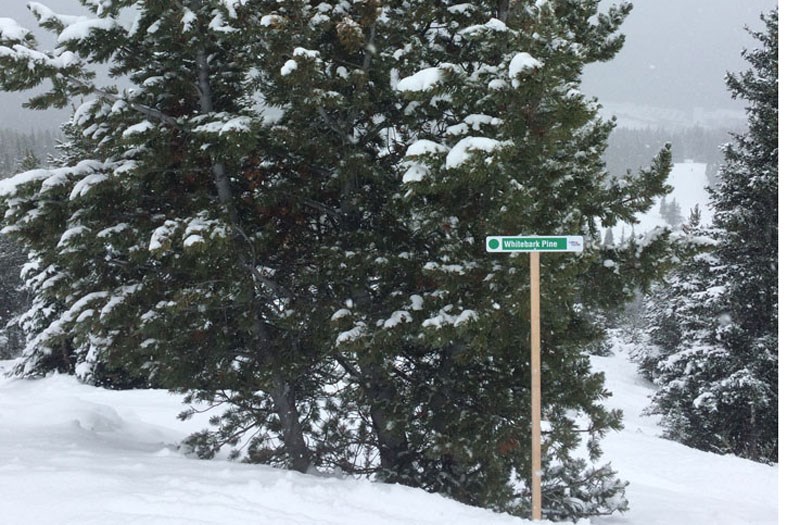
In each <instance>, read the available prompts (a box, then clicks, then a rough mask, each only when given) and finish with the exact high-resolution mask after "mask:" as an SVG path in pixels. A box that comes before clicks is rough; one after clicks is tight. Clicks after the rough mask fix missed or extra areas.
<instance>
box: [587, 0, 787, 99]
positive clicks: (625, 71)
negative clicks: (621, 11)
mask: <svg viewBox="0 0 787 525" xmlns="http://www.w3.org/2000/svg"><path fill="white" fill-rule="evenodd" d="M612 3H617V2H613V1H612V0H603V1H602V6H608V5H610V4H612ZM632 3H633V5H634V10H633V12H632V13H631V14H630V15H629V17H628V18H627V19H626V21H625V22H624V24H623V28H622V32H623V33H624V34H625V35H626V44H625V46H624V47H623V49H622V50H621V51H620V53H618V55H617V56H616V57H615V59H614V60H612V61H611V62H607V63H603V64H594V65H592V66H590V67H588V68H587V70H586V72H585V76H584V90H585V91H586V92H587V93H590V94H593V95H596V96H597V97H599V99H600V100H601V102H602V103H604V102H611V103H617V104H620V103H634V104H641V105H647V106H656V107H664V108H675V109H681V110H685V111H691V110H692V109H694V108H704V109H707V110H715V109H733V108H740V107H742V106H741V104H740V103H738V102H735V101H733V100H732V99H731V98H730V96H729V93H728V92H727V89H726V86H725V84H724V75H725V73H726V72H727V71H730V72H735V73H737V72H739V71H742V70H744V69H747V68H748V64H747V62H745V60H743V58H742V57H741V55H740V52H741V50H742V49H743V48H753V47H754V46H755V45H756V41H755V40H754V39H753V38H752V37H751V36H750V35H749V34H748V33H747V32H746V31H745V30H744V26H748V27H750V28H752V29H753V30H761V29H763V27H764V24H763V23H762V21H761V20H760V14H761V13H763V12H765V11H768V10H770V9H772V8H773V7H776V3H777V2H776V0H632Z"/></svg>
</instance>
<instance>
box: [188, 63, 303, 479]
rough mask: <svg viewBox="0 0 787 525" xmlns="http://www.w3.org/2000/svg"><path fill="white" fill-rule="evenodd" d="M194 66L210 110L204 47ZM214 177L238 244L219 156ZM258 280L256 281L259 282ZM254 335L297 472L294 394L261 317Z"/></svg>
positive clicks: (299, 442) (299, 439) (299, 453)
mask: <svg viewBox="0 0 787 525" xmlns="http://www.w3.org/2000/svg"><path fill="white" fill-rule="evenodd" d="M197 67H198V82H199V84H198V85H199V92H200V112H201V113H203V114H208V113H212V112H213V111H214V107H213V93H212V91H211V86H210V67H209V65H208V59H207V56H206V55H205V50H204V49H198V50H197ZM212 172H213V180H214V184H215V185H216V192H217V193H218V197H219V202H220V203H221V205H222V206H223V207H224V209H225V210H226V211H227V213H228V215H229V219H230V223H231V224H232V226H233V228H234V229H235V234H236V237H238V238H237V239H236V242H237V244H238V245H239V246H240V245H242V243H243V242H244V239H243V238H242V237H243V234H242V231H243V229H242V227H241V224H240V218H239V215H238V212H237V209H236V208H235V203H234V200H233V197H232V186H231V185H230V180H229V177H228V176H227V171H226V168H225V166H224V163H223V162H221V161H220V160H217V159H214V160H213V165H212ZM238 254H239V257H240V259H241V263H242V264H243V265H244V266H247V267H249V268H250V269H251V271H252V280H253V281H255V282H257V279H256V277H255V275H254V264H251V263H249V261H247V260H246V257H245V255H244V254H243V250H242V248H239V250H238ZM258 284H259V283H258ZM262 301H263V299H262V298H261V297H260V296H259V294H256V293H255V300H254V302H253V304H254V306H253V307H254V309H255V310H256V312H257V314H259V312H261V311H262V310H263V308H262V307H261V305H260V304H259V303H260V302H262ZM255 335H256V339H257V345H258V349H259V353H260V355H261V362H262V364H263V365H264V366H265V367H266V368H267V369H268V370H269V371H270V374H271V388H270V390H271V391H270V395H271V398H272V399H273V406H274V409H275V411H276V414H277V415H278V417H279V421H280V422H281V427H282V441H283V442H284V448H285V450H286V451H287V455H288V457H289V467H290V468H291V469H292V470H297V471H298V472H304V473H305V472H306V471H308V470H309V468H310V467H311V464H312V463H311V452H310V451H309V448H308V447H307V446H306V439H305V437H304V433H303V426H302V425H301V422H300V417H299V414H298V406H297V403H296V398H295V391H294V389H293V388H292V385H291V384H290V383H289V382H288V381H287V380H286V379H285V378H284V375H283V374H282V370H281V366H280V364H279V363H278V360H277V359H276V358H275V356H274V355H273V354H272V348H271V344H272V343H271V338H270V336H269V334H268V331H267V328H266V326H265V322H264V321H262V320H259V321H257V327H256V334H255Z"/></svg>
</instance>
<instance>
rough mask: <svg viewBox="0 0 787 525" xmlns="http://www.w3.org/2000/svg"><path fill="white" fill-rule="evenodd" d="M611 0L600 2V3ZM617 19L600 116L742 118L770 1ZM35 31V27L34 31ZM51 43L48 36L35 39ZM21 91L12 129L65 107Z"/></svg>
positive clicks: (25, 21)
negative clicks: (49, 107) (43, 106)
mask: <svg viewBox="0 0 787 525" xmlns="http://www.w3.org/2000/svg"><path fill="white" fill-rule="evenodd" d="M41 3H43V4H45V5H47V6H48V7H50V8H52V9H53V10H55V11H56V12H60V13H67V14H76V13H78V12H80V11H82V7H81V6H80V5H79V3H78V1H77V0H41ZM614 3H618V2H616V1H615V0H602V2H601V5H602V7H605V6H609V5H612V4H614ZM26 4H27V0H0V17H10V18H14V19H16V20H17V21H18V22H20V23H21V24H22V25H23V26H25V27H27V28H29V29H33V28H35V27H36V23H35V19H34V18H33V17H32V15H31V14H30V13H29V11H28V10H27V8H26V7H25V6H26ZM633 4H634V11H633V13H632V14H631V15H630V16H629V18H628V19H627V20H626V22H625V24H624V25H623V32H624V33H625V34H626V45H625V46H624V48H623V50H622V51H621V52H620V53H619V54H618V56H617V57H616V58H615V59H614V60H613V61H611V62H608V63H605V64H596V65H593V66H590V67H588V68H587V70H586V73H585V76H584V86H583V87H584V91H585V92H587V93H589V94H591V95H595V96H597V97H598V98H599V100H600V101H601V102H602V104H603V105H604V106H605V111H604V112H605V114H606V115H608V116H609V115H612V114H614V115H616V116H618V118H619V119H620V125H621V126H630V127H644V126H666V127H680V126H689V125H693V124H703V125H711V126H727V125H730V123H731V122H734V121H736V120H737V121H742V120H743V109H742V108H743V104H742V103H740V102H736V101H733V100H732V99H731V98H730V96H729V93H728V92H727V91H726V87H725V84H724V75H725V73H726V72H727V71H732V72H738V71H741V70H743V69H746V67H747V64H746V62H745V61H744V60H743V59H742V58H741V56H740V52H741V50H742V49H743V48H744V47H754V45H755V41H754V40H753V39H752V38H751V37H750V36H749V35H748V34H747V33H746V32H745V31H744V26H749V27H751V28H753V29H755V30H759V29H761V28H762V26H763V25H762V22H761V21H760V19H759V16H760V13H762V12H764V11H767V10H769V9H771V8H773V7H775V6H776V0H633ZM38 34H39V35H40V33H38ZM40 41H41V42H44V43H46V42H49V43H50V45H51V42H52V41H53V39H52V38H51V37H46V38H40ZM24 100H25V97H24V96H23V95H21V94H18V93H14V94H6V93H0V128H12V129H17V130H19V131H30V130H33V129H49V128H56V127H57V126H58V124H59V123H60V122H61V121H63V120H65V119H66V118H67V117H68V114H69V113H68V111H61V112H54V111H52V112H50V111H48V112H40V111H30V110H24V109H22V108H21V104H22V102H24Z"/></svg>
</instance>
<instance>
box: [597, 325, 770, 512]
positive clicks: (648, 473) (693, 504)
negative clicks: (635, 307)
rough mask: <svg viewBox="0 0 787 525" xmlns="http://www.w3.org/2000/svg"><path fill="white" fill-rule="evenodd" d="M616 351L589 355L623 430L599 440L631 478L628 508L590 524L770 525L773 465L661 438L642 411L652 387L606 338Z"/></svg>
mask: <svg viewBox="0 0 787 525" xmlns="http://www.w3.org/2000/svg"><path fill="white" fill-rule="evenodd" d="M611 339H612V342H613V348H614V351H615V355H613V356H612V357H592V358H591V359H592V362H593V367H594V369H595V370H598V371H603V372H604V373H605V375H606V379H607V388H608V389H609V390H610V391H611V392H612V398H611V399H610V401H609V402H608V403H607V405H608V406H610V407H611V408H619V409H621V410H623V418H624V422H625V428H624V429H623V431H621V432H619V433H616V434H611V435H609V436H608V437H607V438H605V440H604V442H603V443H602V445H601V446H602V449H603V450H604V454H605V456H606V458H607V459H608V460H609V461H611V462H612V465H613V467H614V468H615V469H616V470H617V471H618V472H619V473H620V477H621V478H622V479H625V480H628V481H629V482H630V485H629V487H628V488H627V490H626V495H627V497H628V499H629V507H630V510H629V512H627V513H626V514H625V515H623V516H619V517H609V518H606V517H605V518H600V519H597V520H594V521H593V523H599V524H605V525H611V524H616V525H618V524H620V525H623V524H631V525H683V524H686V525H743V524H746V525H766V524H768V525H775V524H776V523H777V514H778V494H777V485H778V469H777V467H771V466H767V465H763V464H760V463H755V462H752V461H747V460H744V459H740V458H737V457H735V456H720V455H717V454H711V453H708V452H700V451H698V450H694V449H691V448H688V447H686V446H683V445H680V444H678V443H675V442H673V441H668V440H665V439H662V438H660V437H659V436H660V435H661V433H662V432H661V428H660V427H659V426H658V420H657V418H656V417H654V416H643V415H642V412H643V410H644V409H645V408H646V407H647V406H648V404H649V400H648V396H650V395H651V394H652V393H653V392H654V390H655V389H654V387H653V386H652V385H651V384H649V383H648V382H647V381H646V380H644V379H642V378H641V377H640V376H638V375H637V367H636V365H635V364H634V363H631V362H630V361H629V360H628V359H627V356H628V349H627V345H626V344H625V343H624V342H622V341H621V339H620V337H618V334H617V333H615V332H613V334H612V335H611Z"/></svg>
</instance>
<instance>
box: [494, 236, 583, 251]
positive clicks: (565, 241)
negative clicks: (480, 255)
mask: <svg viewBox="0 0 787 525" xmlns="http://www.w3.org/2000/svg"><path fill="white" fill-rule="evenodd" d="M583 248H584V239H583V238H582V236H581V235H528V236H525V237H503V236H501V235H495V236H490V237H487V238H486V251H487V252H497V253H499V252H581V251H582V249H583Z"/></svg>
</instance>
